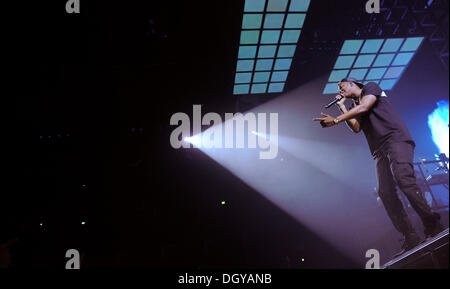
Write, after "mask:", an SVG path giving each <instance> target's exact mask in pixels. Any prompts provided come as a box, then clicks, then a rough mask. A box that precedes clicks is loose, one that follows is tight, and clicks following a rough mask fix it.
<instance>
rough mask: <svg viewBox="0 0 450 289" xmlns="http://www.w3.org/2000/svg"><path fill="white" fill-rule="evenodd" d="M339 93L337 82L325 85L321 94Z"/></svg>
mask: <svg viewBox="0 0 450 289" xmlns="http://www.w3.org/2000/svg"><path fill="white" fill-rule="evenodd" d="M337 93H339V86H338V82H336V83H327V85H325V89H324V90H323V94H337Z"/></svg>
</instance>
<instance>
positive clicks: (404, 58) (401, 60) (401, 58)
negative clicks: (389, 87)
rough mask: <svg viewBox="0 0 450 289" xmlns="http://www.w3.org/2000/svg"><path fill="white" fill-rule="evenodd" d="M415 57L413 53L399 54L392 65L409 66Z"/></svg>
mask: <svg viewBox="0 0 450 289" xmlns="http://www.w3.org/2000/svg"><path fill="white" fill-rule="evenodd" d="M413 56H414V53H413V52H405V53H399V54H397V56H396V57H395V59H394V62H392V65H407V64H408V63H409V61H410V60H411V58H412V57H413Z"/></svg>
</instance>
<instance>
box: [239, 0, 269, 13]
mask: <svg viewBox="0 0 450 289" xmlns="http://www.w3.org/2000/svg"><path fill="white" fill-rule="evenodd" d="M264 6H266V0H245V6H244V12H263V11H264Z"/></svg>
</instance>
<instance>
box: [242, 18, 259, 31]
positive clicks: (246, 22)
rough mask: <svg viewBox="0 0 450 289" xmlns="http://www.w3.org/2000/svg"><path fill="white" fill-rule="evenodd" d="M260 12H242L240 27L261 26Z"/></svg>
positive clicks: (254, 27) (252, 27)
mask: <svg viewBox="0 0 450 289" xmlns="http://www.w3.org/2000/svg"><path fill="white" fill-rule="evenodd" d="M262 16H263V15H262V14H244V17H243V19H242V29H259V28H261V22H262Z"/></svg>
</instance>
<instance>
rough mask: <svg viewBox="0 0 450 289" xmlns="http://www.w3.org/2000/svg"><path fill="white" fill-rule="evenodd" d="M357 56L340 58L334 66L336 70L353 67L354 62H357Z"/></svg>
mask: <svg viewBox="0 0 450 289" xmlns="http://www.w3.org/2000/svg"><path fill="white" fill-rule="evenodd" d="M355 58H356V56H355V55H350V56H339V57H338V59H337V61H336V64H335V65H334V68H336V69H340V68H350V67H352V65H353V62H354V61H355Z"/></svg>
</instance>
